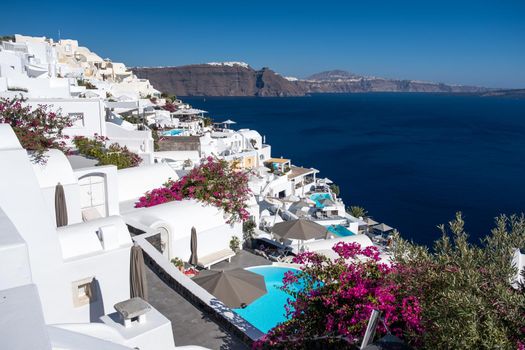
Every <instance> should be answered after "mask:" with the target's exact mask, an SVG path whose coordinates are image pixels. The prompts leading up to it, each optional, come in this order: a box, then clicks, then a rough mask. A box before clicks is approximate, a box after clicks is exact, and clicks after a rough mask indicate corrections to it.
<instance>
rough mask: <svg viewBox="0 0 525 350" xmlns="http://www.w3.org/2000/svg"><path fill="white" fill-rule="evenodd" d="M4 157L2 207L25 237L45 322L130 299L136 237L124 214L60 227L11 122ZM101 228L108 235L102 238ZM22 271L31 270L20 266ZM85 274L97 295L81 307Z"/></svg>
mask: <svg viewBox="0 0 525 350" xmlns="http://www.w3.org/2000/svg"><path fill="white" fill-rule="evenodd" d="M0 162H1V163H2V164H9V169H8V171H2V172H0V193H1V195H0V208H1V209H2V210H3V212H4V213H5V215H6V216H7V217H8V218H9V220H10V221H11V223H12V225H13V226H14V227H15V228H16V230H17V231H18V233H19V234H20V236H21V238H22V239H23V240H24V241H25V244H26V246H27V252H28V257H29V263H30V268H31V280H32V281H33V283H35V284H36V285H37V287H38V290H39V294H40V299H41V301H42V308H43V312H44V317H45V321H46V323H71V322H90V321H93V320H96V319H98V317H100V316H101V315H102V314H104V313H105V312H107V311H112V307H113V304H115V303H116V302H118V301H122V300H125V299H127V298H128V297H129V264H130V260H129V253H130V248H131V238H130V235H129V232H128V231H127V227H126V225H125V224H124V221H123V220H122V218H120V217H108V218H103V219H99V220H95V221H92V222H89V223H80V224H76V225H72V226H66V227H63V228H60V229H59V230H58V232H57V229H56V228H55V226H56V225H55V222H54V219H53V216H52V215H50V209H49V203H46V199H45V195H43V193H42V190H41V188H40V183H39V182H38V180H37V177H36V175H35V172H34V169H33V166H32V164H31V162H30V161H29V158H28V156H27V153H26V151H25V150H24V149H23V148H21V146H20V143H19V142H18V140H17V138H16V136H15V134H14V132H13V130H12V129H11V127H10V126H9V125H6V124H0ZM64 171H67V169H64ZM108 226H111V227H112V229H109V228H108ZM101 227H102V228H103V229H104V228H106V229H105V232H107V233H108V234H109V236H107V238H108V239H109V240H106V239H104V240H103V241H102V242H101V241H100V240H99V238H98V237H97V233H96V232H97V231H99V230H100V228H101ZM111 241H113V244H110V243H111ZM15 243H16V242H14V243H13V244H15ZM88 243H89V244H88ZM88 248H89V249H91V250H86V249H88ZM20 254H21V257H22V256H23V254H22V252H20ZM63 256H64V257H66V258H65V259H63ZM20 264H22V261H19V265H20ZM19 272H20V273H21V276H23V274H24V273H27V270H24V269H23V268H22V267H21V265H20V269H19ZM10 278H11V277H10ZM85 278H95V279H96V281H97V283H96V290H95V292H96V294H97V297H98V299H96V300H95V301H96V302H93V303H91V304H89V305H83V306H82V305H81V306H78V305H75V304H74V298H73V293H74V291H75V289H74V284H73V283H74V282H76V281H79V280H82V279H85ZM15 282H16V281H15Z"/></svg>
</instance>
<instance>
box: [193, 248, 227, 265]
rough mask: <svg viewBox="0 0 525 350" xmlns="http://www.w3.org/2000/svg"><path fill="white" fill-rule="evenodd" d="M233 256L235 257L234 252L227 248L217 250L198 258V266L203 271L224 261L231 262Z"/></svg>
mask: <svg viewBox="0 0 525 350" xmlns="http://www.w3.org/2000/svg"><path fill="white" fill-rule="evenodd" d="M233 256H235V252H234V251H233V250H231V249H229V248H226V249H223V250H219V251H218V252H214V253H212V254H209V255H206V256H203V257H202V258H201V257H199V263H198V265H199V266H201V267H204V268H205V269H209V268H210V266H211V265H215V264H217V263H220V262H221V261H224V260H228V262H231V259H232V257H233Z"/></svg>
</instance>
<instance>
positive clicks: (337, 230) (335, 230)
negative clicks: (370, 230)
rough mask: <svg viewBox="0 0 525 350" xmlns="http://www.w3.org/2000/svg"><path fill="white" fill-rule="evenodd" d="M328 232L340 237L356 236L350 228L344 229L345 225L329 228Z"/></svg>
mask: <svg viewBox="0 0 525 350" xmlns="http://www.w3.org/2000/svg"><path fill="white" fill-rule="evenodd" d="M328 231H330V232H332V233H333V234H335V235H337V236H340V237H346V236H353V235H354V233H353V232H352V231H350V230H349V229H348V228H346V227H344V226H343V225H335V226H328Z"/></svg>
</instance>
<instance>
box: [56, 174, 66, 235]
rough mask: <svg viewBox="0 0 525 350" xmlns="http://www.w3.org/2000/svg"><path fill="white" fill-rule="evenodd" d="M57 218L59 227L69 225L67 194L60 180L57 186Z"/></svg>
mask: <svg viewBox="0 0 525 350" xmlns="http://www.w3.org/2000/svg"><path fill="white" fill-rule="evenodd" d="M55 219H56V224H57V227H61V226H67V205H66V195H65V194H64V186H62V184H61V183H60V182H59V183H58V184H57V185H56V187H55Z"/></svg>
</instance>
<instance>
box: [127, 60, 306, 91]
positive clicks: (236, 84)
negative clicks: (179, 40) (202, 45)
mask: <svg viewBox="0 0 525 350" xmlns="http://www.w3.org/2000/svg"><path fill="white" fill-rule="evenodd" d="M133 72H134V73H135V74H136V75H137V76H138V77H139V78H145V79H149V81H150V82H151V83H152V84H153V86H155V88H156V89H158V90H160V91H162V92H167V93H170V94H176V95H178V96H301V95H304V94H305V91H304V90H302V89H303V87H301V86H299V85H297V84H294V83H293V82H290V81H288V80H286V79H284V78H283V77H281V76H280V75H278V74H276V73H275V72H274V71H272V70H271V69H268V68H263V69H261V70H254V69H253V68H251V67H249V66H247V65H245V64H230V65H227V64H196V65H189V66H181V67H160V68H133Z"/></svg>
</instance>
